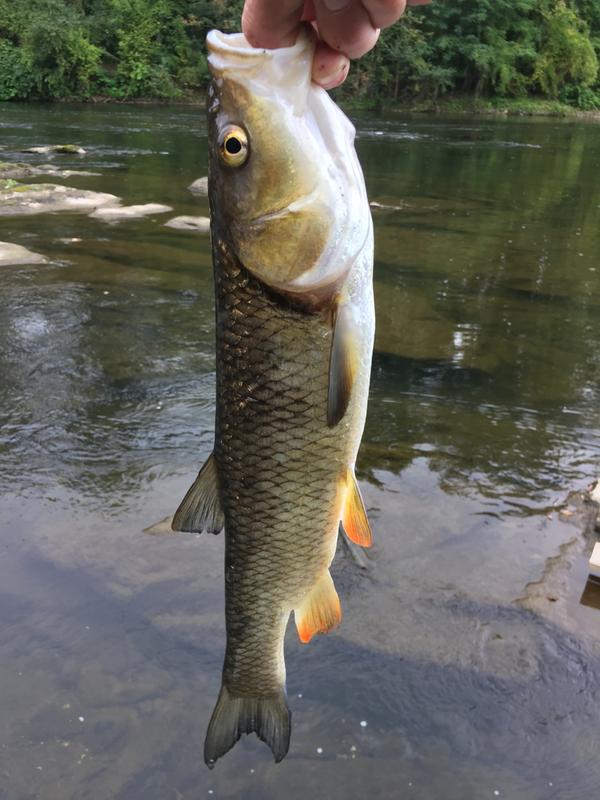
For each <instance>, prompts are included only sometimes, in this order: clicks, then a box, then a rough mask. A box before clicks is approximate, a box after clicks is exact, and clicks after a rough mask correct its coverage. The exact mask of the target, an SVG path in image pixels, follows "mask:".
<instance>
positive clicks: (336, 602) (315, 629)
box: [294, 569, 342, 644]
mask: <svg viewBox="0 0 600 800" xmlns="http://www.w3.org/2000/svg"><path fill="white" fill-rule="evenodd" d="M294 619H295V621H296V628H297V630H298V636H299V637H300V641H301V642H303V643H304V644H306V643H307V642H310V640H311V639H312V637H313V636H314V635H315V633H327V632H328V631H330V630H332V628H335V627H336V625H339V623H340V622H341V619H342V606H341V605H340V598H339V597H338V593H337V592H336V590H335V586H334V585H333V578H332V577H331V574H330V572H329V570H328V569H327V570H325V572H324V573H323V575H322V576H321V577H320V578H319V580H318V581H317V582H316V583H315V585H314V586H313V588H312V589H311V591H310V592H309V593H308V594H307V595H306V597H305V598H304V600H303V601H302V603H301V604H300V606H298V608H295V609H294Z"/></svg>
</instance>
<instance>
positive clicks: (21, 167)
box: [0, 161, 100, 180]
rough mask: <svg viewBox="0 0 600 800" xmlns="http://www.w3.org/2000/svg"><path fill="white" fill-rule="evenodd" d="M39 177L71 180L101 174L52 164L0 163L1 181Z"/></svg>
mask: <svg viewBox="0 0 600 800" xmlns="http://www.w3.org/2000/svg"><path fill="white" fill-rule="evenodd" d="M39 175H52V176H53V177H55V178H71V177H73V176H77V175H83V176H86V177H87V176H91V175H100V173H99V172H85V171H84V170H78V169H58V168H57V167H55V166H53V165H52V164H40V165H39V166H33V164H24V163H23V162H22V161H15V162H12V163H11V162H10V161H0V180H1V179H8V178H10V179H13V180H23V179H24V178H36V177H38V176H39Z"/></svg>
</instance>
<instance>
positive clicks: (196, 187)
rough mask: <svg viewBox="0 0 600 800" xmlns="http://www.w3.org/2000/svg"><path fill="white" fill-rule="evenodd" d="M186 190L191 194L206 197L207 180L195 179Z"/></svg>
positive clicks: (205, 178)
mask: <svg viewBox="0 0 600 800" xmlns="http://www.w3.org/2000/svg"><path fill="white" fill-rule="evenodd" d="M187 188H188V191H190V192H192V193H193V194H198V195H202V196H203V197H206V196H207V195H208V178H207V177H204V178H196V180H195V181H194V182H193V183H190V185H189V186H188V187H187Z"/></svg>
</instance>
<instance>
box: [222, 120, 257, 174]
mask: <svg viewBox="0 0 600 800" xmlns="http://www.w3.org/2000/svg"><path fill="white" fill-rule="evenodd" d="M219 154H220V156H221V161H222V162H223V163H224V164H226V165H227V166H228V167H241V166H242V164H245V163H246V161H247V160H248V156H249V154H250V153H249V147H248V134H247V133H246V131H245V130H244V129H243V128H240V126H239V125H228V126H227V127H226V128H224V129H223V131H222V132H221V135H220V136H219Z"/></svg>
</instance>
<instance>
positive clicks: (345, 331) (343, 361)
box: [327, 302, 358, 428]
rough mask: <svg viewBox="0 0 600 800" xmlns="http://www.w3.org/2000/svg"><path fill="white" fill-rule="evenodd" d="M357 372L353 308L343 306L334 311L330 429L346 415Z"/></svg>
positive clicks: (329, 398) (328, 399)
mask: <svg viewBox="0 0 600 800" xmlns="http://www.w3.org/2000/svg"><path fill="white" fill-rule="evenodd" d="M357 372H358V347H357V345H356V330H355V323H354V317H353V314H352V308H351V306H350V304H349V303H343V302H342V303H340V305H338V307H337V309H336V311H335V320H334V326H333V337H332V340H331V354H330V356H329V394H328V398H327V425H328V426H329V427H330V428H335V426H336V425H337V424H338V422H339V421H340V420H341V419H342V417H343V416H344V414H345V413H346V410H347V408H348V403H349V402H350V395H351V393H352V387H353V385H354V379H355V377H356V373H357Z"/></svg>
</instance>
